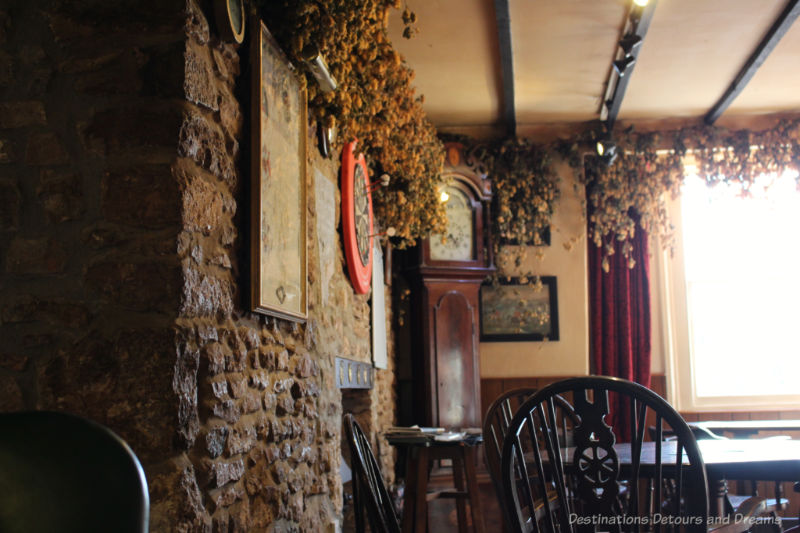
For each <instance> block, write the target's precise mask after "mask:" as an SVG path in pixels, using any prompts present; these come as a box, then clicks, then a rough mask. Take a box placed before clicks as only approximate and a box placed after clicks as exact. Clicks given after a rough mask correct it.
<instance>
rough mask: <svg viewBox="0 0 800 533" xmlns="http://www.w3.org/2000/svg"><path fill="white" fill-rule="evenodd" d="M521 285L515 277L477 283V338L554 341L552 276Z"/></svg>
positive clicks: (555, 298) (555, 302)
mask: <svg viewBox="0 0 800 533" xmlns="http://www.w3.org/2000/svg"><path fill="white" fill-rule="evenodd" d="M539 279H540V280H541V283H529V284H524V285H521V284H520V283H519V278H512V279H510V280H502V281H500V283H498V284H485V285H483V286H481V297H480V315H481V342H498V341H499V342H508V341H511V342H515V341H543V340H550V341H557V340H558V295H557V290H556V277H555V276H540V278H539Z"/></svg>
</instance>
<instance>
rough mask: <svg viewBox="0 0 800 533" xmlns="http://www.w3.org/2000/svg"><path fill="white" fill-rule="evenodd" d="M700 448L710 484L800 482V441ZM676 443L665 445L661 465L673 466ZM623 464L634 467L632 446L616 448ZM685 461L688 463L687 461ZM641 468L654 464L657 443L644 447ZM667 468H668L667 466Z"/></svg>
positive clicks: (707, 443) (711, 443)
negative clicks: (751, 480) (740, 481)
mask: <svg viewBox="0 0 800 533" xmlns="http://www.w3.org/2000/svg"><path fill="white" fill-rule="evenodd" d="M697 445H698V446H699V448H700V453H701V454H702V456H703V462H704V463H705V465H706V473H707V474H708V477H709V478H710V479H711V480H719V479H758V480H770V481H772V480H775V481H800V441H798V440H779V439H720V440H716V439H709V440H699V441H697ZM675 448H676V443H675V442H674V441H667V442H664V443H663V444H662V453H661V457H662V461H663V462H664V463H674V462H675V453H676V449H675ZM614 449H615V450H616V451H617V455H618V457H619V461H620V464H622V465H625V464H630V463H631V450H630V444H628V443H623V444H617V445H615V446H614ZM684 461H686V459H684ZM641 462H642V466H643V467H644V466H647V465H653V464H654V463H655V443H653V442H645V443H643V444H642V456H641ZM665 466H666V465H665Z"/></svg>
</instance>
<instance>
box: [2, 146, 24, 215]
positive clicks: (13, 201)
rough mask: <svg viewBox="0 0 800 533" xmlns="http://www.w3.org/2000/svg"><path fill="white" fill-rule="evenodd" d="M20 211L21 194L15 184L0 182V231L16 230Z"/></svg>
mask: <svg viewBox="0 0 800 533" xmlns="http://www.w3.org/2000/svg"><path fill="white" fill-rule="evenodd" d="M0 150H2V148H0ZM21 211H22V194H21V193H20V191H19V189H18V188H17V186H16V184H14V183H13V182H10V181H5V180H3V181H0V231H2V230H11V229H16V228H18V227H19V217H20V213H21Z"/></svg>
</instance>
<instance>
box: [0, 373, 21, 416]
mask: <svg viewBox="0 0 800 533" xmlns="http://www.w3.org/2000/svg"><path fill="white" fill-rule="evenodd" d="M24 408H25V401H24V400H23V398H22V389H20V387H19V384H18V383H17V381H16V380H15V379H14V378H13V377H11V376H5V375H3V374H0V412H3V411H20V410H22V409H24Z"/></svg>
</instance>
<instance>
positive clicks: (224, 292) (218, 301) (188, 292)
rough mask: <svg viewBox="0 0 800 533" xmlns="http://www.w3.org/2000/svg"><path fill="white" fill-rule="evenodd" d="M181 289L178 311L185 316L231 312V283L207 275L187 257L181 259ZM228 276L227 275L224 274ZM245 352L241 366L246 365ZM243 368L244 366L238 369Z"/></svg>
mask: <svg viewBox="0 0 800 533" xmlns="http://www.w3.org/2000/svg"><path fill="white" fill-rule="evenodd" d="M182 264H183V290H182V301H181V307H180V312H181V315H183V316H186V317H208V316H214V315H217V314H220V315H224V316H229V315H230V314H231V313H233V307H234V305H233V283H232V281H231V280H230V279H220V278H217V277H212V276H210V275H207V274H206V273H205V272H202V271H200V270H198V269H197V268H195V267H194V266H193V265H192V264H191V263H190V262H189V260H188V259H186V260H184V261H183V263H182ZM225 277H226V278H228V276H225ZM246 357H247V354H246V353H245V355H244V362H243V364H242V366H245V365H246ZM239 370H240V371H241V370H244V368H241V369H239Z"/></svg>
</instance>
